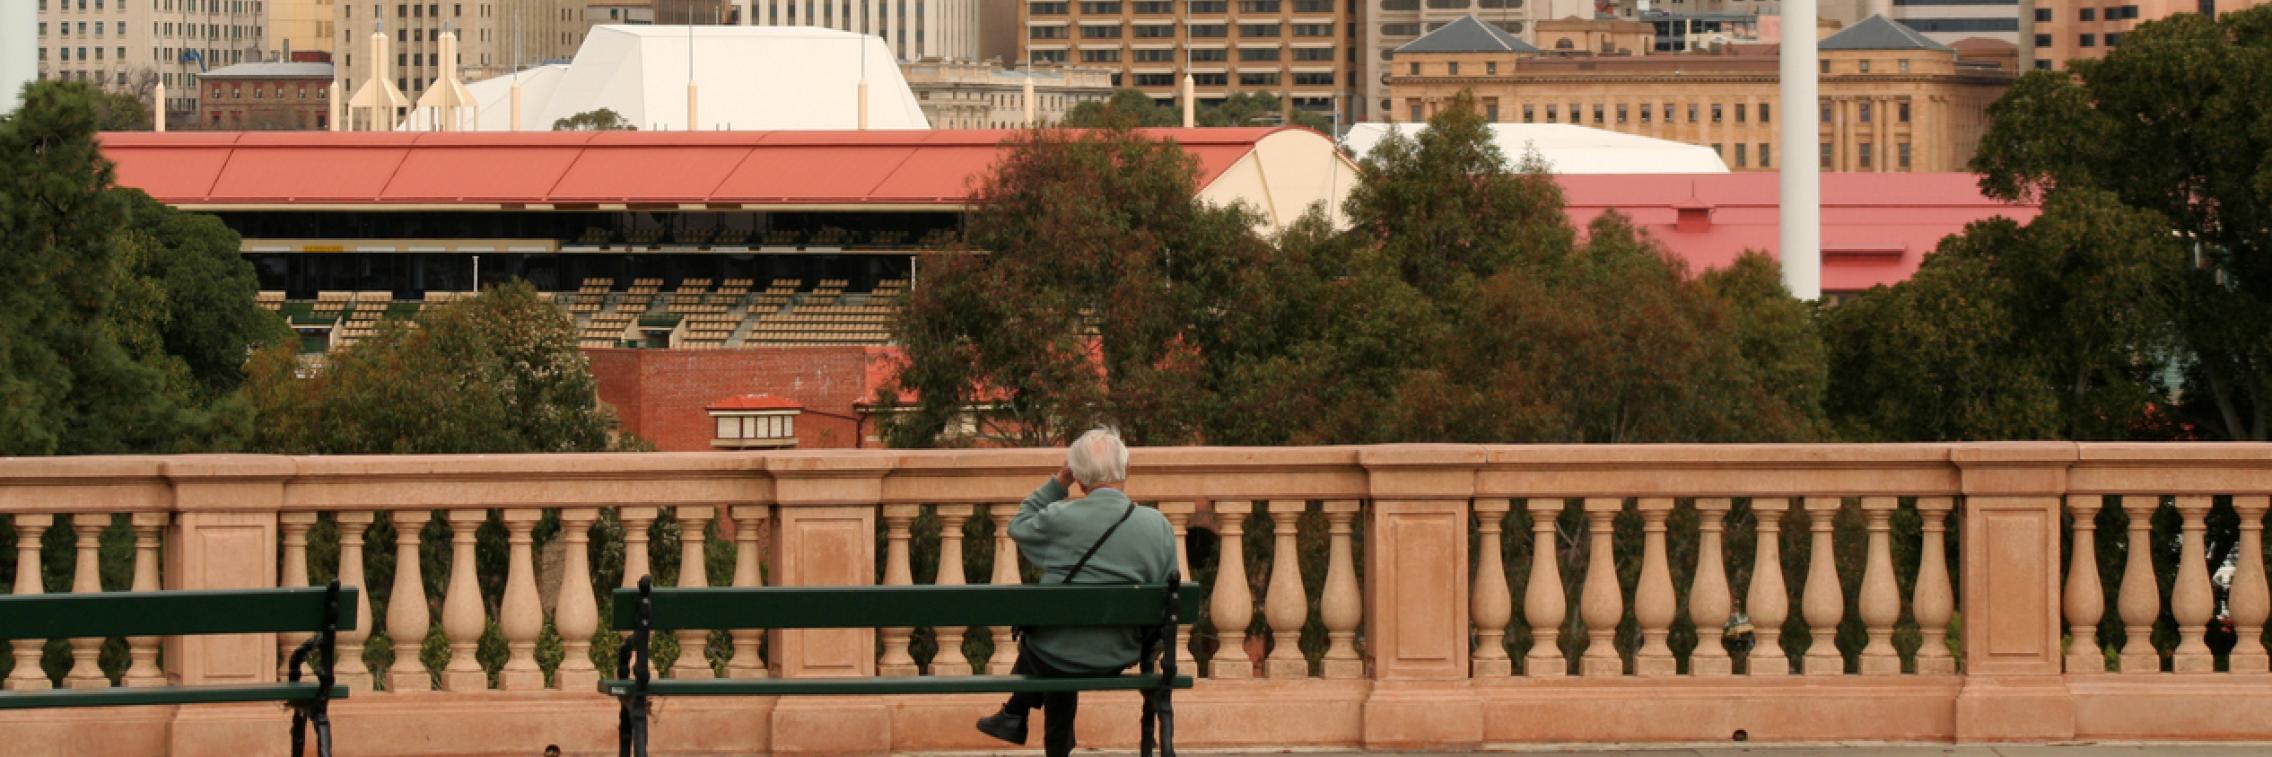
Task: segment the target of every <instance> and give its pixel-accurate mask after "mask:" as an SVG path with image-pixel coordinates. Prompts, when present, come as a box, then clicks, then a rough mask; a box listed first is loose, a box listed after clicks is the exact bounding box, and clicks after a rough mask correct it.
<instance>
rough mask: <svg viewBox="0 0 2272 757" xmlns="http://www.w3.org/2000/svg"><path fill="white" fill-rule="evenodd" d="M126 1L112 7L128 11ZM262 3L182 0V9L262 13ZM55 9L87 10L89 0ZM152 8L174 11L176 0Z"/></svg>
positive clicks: (99, 0)
mask: <svg viewBox="0 0 2272 757" xmlns="http://www.w3.org/2000/svg"><path fill="white" fill-rule="evenodd" d="M126 2H127V0H117V1H116V2H115V3H114V4H112V5H111V6H110V7H111V9H115V10H118V11H119V12H122V13H123V12H125V11H126ZM261 5H262V4H261V2H260V0H205V2H203V3H199V2H198V0H181V7H180V10H181V11H182V12H185V13H199V12H203V13H207V14H217V13H222V12H224V11H226V12H228V13H260V12H261V10H262V8H261ZM47 9H48V0H39V10H40V11H41V12H43V13H44V12H46V11H47ZM104 9H105V8H104V7H103V0H94V10H98V11H99V10H104ZM55 10H56V11H58V12H65V13H68V12H70V11H74V10H77V11H85V10H88V8H87V0H76V2H74V0H55ZM150 10H163V11H166V12H168V13H172V12H174V11H175V6H174V0H165V5H164V7H160V6H159V5H158V0H150Z"/></svg>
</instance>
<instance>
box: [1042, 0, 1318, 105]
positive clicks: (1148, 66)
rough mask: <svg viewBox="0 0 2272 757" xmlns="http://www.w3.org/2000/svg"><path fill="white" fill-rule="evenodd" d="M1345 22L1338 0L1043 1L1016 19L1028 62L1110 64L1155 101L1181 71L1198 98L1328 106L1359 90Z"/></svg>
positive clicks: (1119, 82)
mask: <svg viewBox="0 0 2272 757" xmlns="http://www.w3.org/2000/svg"><path fill="white" fill-rule="evenodd" d="M1352 20H1353V18H1352V16H1350V15H1349V10H1348V6H1347V5H1346V4H1344V3H1343V2H1338V1H1337V0H1188V1H1187V2H1180V3H1178V2H1170V1H1169V0H1135V1H1133V2H1124V1H1122V0H1091V1H1089V2H1058V1H1055V0H1045V1H1043V2H1029V3H1026V4H1025V11H1024V17H1023V24H1022V26H1023V27H1024V29H1025V32H1026V33H1025V40H1024V45H1025V47H1024V54H1025V55H1026V56H1027V58H1028V59H1030V60H1031V61H1033V62H1034V63H1036V64H1057V65H1078V66H1090V67H1101V68H1107V69H1112V70H1113V71H1114V76H1115V78H1116V81H1115V84H1116V86H1120V87H1125V88H1130V89H1136V90H1140V91H1142V92H1144V93H1145V94H1148V95H1151V96H1152V99H1154V100H1158V101H1161V102H1169V101H1172V100H1174V99H1176V97H1178V92H1179V87H1180V86H1181V82H1182V77H1183V75H1184V74H1185V73H1187V72H1188V73H1189V74H1190V75H1191V77H1192V85H1193V89H1194V93H1195V96H1196V99H1197V100H1198V101H1199V102H1201V103H1205V102H1208V101H1219V100H1221V99H1223V98H1225V97H1227V96H1229V95H1230V94H1232V93H1234V92H1267V93H1270V94H1272V95H1276V96H1278V98H1279V102H1280V104H1281V105H1282V106H1283V107H1284V108H1286V109H1288V110H1291V109H1295V108H1300V109H1304V110H1309V111H1313V112H1318V113H1330V112H1331V111H1332V110H1333V108H1334V103H1335V102H1336V101H1337V100H1341V99H1346V98H1344V97H1343V94H1344V93H1349V92H1354V91H1357V87H1356V86H1355V85H1356V81H1357V77H1356V69H1357V66H1358V61H1357V59H1356V48H1354V47H1353V46H1351V42H1352V41H1353V39H1352V36H1351V33H1352V31H1353V30H1354V26H1353V24H1352V23H1351V21H1352ZM1349 105H1350V104H1345V105H1344V115H1345V116H1346V115H1349V114H1350V111H1351V108H1350V107H1349Z"/></svg>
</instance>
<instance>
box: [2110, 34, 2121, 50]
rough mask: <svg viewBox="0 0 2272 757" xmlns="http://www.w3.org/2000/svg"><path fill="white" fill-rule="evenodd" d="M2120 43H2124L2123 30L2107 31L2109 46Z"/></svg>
mask: <svg viewBox="0 0 2272 757" xmlns="http://www.w3.org/2000/svg"><path fill="white" fill-rule="evenodd" d="M2119 44H2122V33H2121V32H2107V33H2106V46H2107V47H2113V46H2115V45H2119Z"/></svg>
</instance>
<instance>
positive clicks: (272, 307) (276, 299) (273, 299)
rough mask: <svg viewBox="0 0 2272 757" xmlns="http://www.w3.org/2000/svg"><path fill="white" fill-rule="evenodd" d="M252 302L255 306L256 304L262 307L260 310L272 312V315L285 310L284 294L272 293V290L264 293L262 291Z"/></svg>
mask: <svg viewBox="0 0 2272 757" xmlns="http://www.w3.org/2000/svg"><path fill="white" fill-rule="evenodd" d="M252 301H253V304H255V305H259V306H260V309H262V310H266V311H268V312H271V313H274V312H278V311H281V310H283V309H284V293H283V292H278V291H272V290H263V291H261V292H260V293H258V294H254V295H253V296H252Z"/></svg>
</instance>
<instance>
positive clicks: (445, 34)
mask: <svg viewBox="0 0 2272 757" xmlns="http://www.w3.org/2000/svg"><path fill="white" fill-rule="evenodd" d="M440 46H441V48H442V50H441V55H442V66H441V68H442V72H441V75H440V76H437V77H435V79H434V86H432V87H429V88H427V90H426V94H424V95H421V96H420V97H419V98H418V107H419V108H422V109H425V110H426V111H427V113H428V114H429V116H430V117H431V119H432V120H431V121H429V122H428V124H427V125H428V127H429V128H432V129H435V130H437V131H459V130H460V129H461V128H462V127H464V126H465V123H464V122H465V114H466V113H467V112H468V111H472V110H474V108H475V103H474V100H473V92H472V91H471V90H468V89H466V87H465V82H463V81H459V79H458V34H457V32H455V31H451V30H450V27H449V25H448V24H447V23H445V24H444V25H443V26H442V38H441V45H440Z"/></svg>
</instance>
